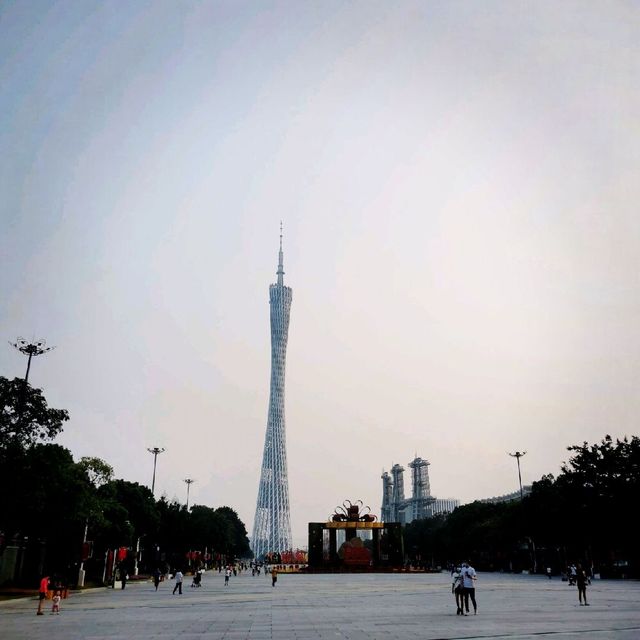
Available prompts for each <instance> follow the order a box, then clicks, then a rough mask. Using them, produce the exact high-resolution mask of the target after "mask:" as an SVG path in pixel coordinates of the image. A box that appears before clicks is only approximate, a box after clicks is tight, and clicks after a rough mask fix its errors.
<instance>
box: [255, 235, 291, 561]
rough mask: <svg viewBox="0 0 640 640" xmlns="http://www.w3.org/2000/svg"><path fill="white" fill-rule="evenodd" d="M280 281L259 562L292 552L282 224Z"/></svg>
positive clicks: (274, 303)
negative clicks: (270, 554)
mask: <svg viewBox="0 0 640 640" xmlns="http://www.w3.org/2000/svg"><path fill="white" fill-rule="evenodd" d="M277 275H278V281H277V283H276V284H272V285H269V306H270V316H271V391H270V394H269V417H268V419H267V432H266V434H265V438H264V452H263V454H262V471H261V473H260V487H259V489H258V502H257V504H256V517H255V520H254V522H253V536H252V540H251V547H252V549H253V553H254V555H255V557H256V558H257V559H260V558H262V557H263V556H264V554H265V553H268V552H270V551H277V552H280V553H281V552H283V551H288V550H289V549H291V521H290V518H289V480H288V478H287V445H286V433H285V422H284V370H285V362H286V358H287V336H288V333H289V313H290V311H291V297H292V291H291V287H285V286H284V281H283V277H284V268H283V264H282V224H280V252H279V253H278V271H277Z"/></svg>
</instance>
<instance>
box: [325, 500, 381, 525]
mask: <svg viewBox="0 0 640 640" xmlns="http://www.w3.org/2000/svg"><path fill="white" fill-rule="evenodd" d="M358 504H359V505H360V506H358ZM361 508H364V509H368V511H367V512H366V513H361V512H360V509H361ZM377 519H378V517H377V516H374V515H373V514H372V513H371V507H368V506H365V505H364V504H363V503H362V500H356V501H355V502H351V500H345V501H344V502H343V503H342V506H337V507H336V510H335V513H334V514H333V516H331V520H332V521H333V522H375V521H376V520H377Z"/></svg>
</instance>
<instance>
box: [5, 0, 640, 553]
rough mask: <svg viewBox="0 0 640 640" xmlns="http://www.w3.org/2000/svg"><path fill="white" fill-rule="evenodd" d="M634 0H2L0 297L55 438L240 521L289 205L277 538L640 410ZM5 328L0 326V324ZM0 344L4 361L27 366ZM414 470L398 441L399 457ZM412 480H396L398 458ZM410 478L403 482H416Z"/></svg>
mask: <svg viewBox="0 0 640 640" xmlns="http://www.w3.org/2000/svg"><path fill="white" fill-rule="evenodd" d="M639 25H640V5H638V3H635V2H614V1H610V2H604V1H603V2H598V1H594V2H584V1H578V2H571V1H569V0H566V1H565V0H563V1H562V2H558V1H557V0H550V1H548V2H546V1H544V0H538V1H535V2H534V1H531V2H518V1H507V0H504V1H502V2H489V1H486V2H481V1H478V2H472V1H465V2H455V1H453V2H452V1H447V2H431V1H428V0H422V1H420V2H402V1H401V2H374V1H369V2H331V1H325V0H323V1H322V2H320V1H318V2H305V1H300V0H296V1H291V2H236V1H230V2H206V1H204V2H177V1H174V2H168V1H155V2H141V1H139V2H90V1H86V0H82V1H78V2H46V1H44V0H42V1H37V2H35V1H34V2H29V1H24V0H21V1H18V2H11V1H5V2H3V3H2V4H1V5H0V149H1V150H2V153H1V154H0V194H1V198H0V211H1V219H2V236H1V237H0V258H1V269H0V287H1V296H0V326H1V327H2V333H3V337H4V338H5V339H6V340H10V339H13V338H15V337H16V336H19V335H21V336H24V337H26V338H32V337H33V338H39V337H44V338H46V339H47V340H48V342H49V343H50V344H52V345H56V346H57V348H56V350H55V351H53V352H51V353H49V354H47V355H46V356H43V357H41V358H39V359H37V360H36V361H34V363H33V367H32V372H31V377H30V381H31V382H32V384H33V385H34V386H38V387H42V388H43V389H44V391H45V394H46V397H47V398H48V400H49V402H50V404H51V405H52V406H54V407H60V408H67V409H68V410H69V411H70V414H71V420H70V422H69V423H68V424H67V426H66V428H65V431H64V434H63V435H62V436H61V437H60V438H58V440H57V441H58V442H59V443H60V444H63V445H65V446H67V447H69V448H70V449H71V450H72V452H73V453H74V455H75V456H76V457H79V456H82V455H95V456H99V457H101V458H103V459H105V460H106V461H108V462H109V463H111V464H112V465H113V466H114V468H115V472H116V475H117V476H118V477H123V478H125V479H128V480H132V481H137V482H141V483H144V484H148V485H150V484H151V475H152V470H153V457H152V456H151V455H150V454H149V453H147V451H146V448H147V447H153V446H159V447H165V448H166V452H165V453H164V454H162V455H161V456H159V457H158V475H157V480H156V494H157V495H160V494H162V493H164V494H166V495H167V496H168V497H169V498H177V499H179V500H181V501H183V502H184V501H185V500H186V485H185V484H184V483H183V482H182V480H183V479H184V478H187V477H191V478H194V479H196V481H197V482H196V483H195V484H193V485H192V487H191V494H190V495H191V502H192V503H194V502H195V503H200V504H208V505H211V506H220V505H223V504H225V505H229V506H232V507H234V508H236V509H237V510H238V512H239V514H240V516H241V518H242V519H243V520H244V522H245V523H246V525H247V528H248V530H249V532H251V528H252V526H253V516H254V509H255V501H256V497H257V491H258V480H259V476H260V465H261V457H262V448H263V442H264V434H265V428H266V421H267V405H268V395H269V374H270V371H269V367H270V334H269V304H268V286H269V284H270V283H272V282H274V281H275V271H276V267H277V252H278V233H279V223H280V220H282V221H283V223H284V251H285V271H286V275H285V283H286V284H288V285H289V286H291V287H293V305H292V311H291V327H290V333H289V350H288V360H287V381H286V419H287V440H288V459H289V483H290V495H291V516H292V526H293V535H294V542H296V543H297V544H306V525H307V522H309V521H318V520H323V519H324V518H325V517H326V516H327V515H329V513H330V512H331V511H332V509H333V508H334V506H335V505H336V504H338V503H340V502H342V500H343V499H345V498H349V499H352V500H353V499H362V500H363V501H364V502H365V503H366V504H370V505H371V507H372V509H373V511H374V513H379V508H380V501H381V481H380V473H381V471H382V469H383V468H385V469H389V467H390V466H391V465H392V464H393V463H395V462H399V463H401V464H404V465H405V466H406V463H407V462H408V461H409V460H410V459H412V458H413V456H414V455H415V454H416V453H417V454H418V455H420V456H422V457H424V458H426V459H427V460H429V462H430V463H431V466H430V468H429V469H430V479H431V488H432V493H433V494H434V495H435V496H437V497H442V498H444V497H455V498H459V499H460V500H461V501H463V502H467V501H471V500H473V499H476V498H484V497H489V496H493V495H500V494H503V493H507V492H510V491H515V490H517V488H518V476H517V467H516V463H515V459H513V458H510V457H509V456H508V455H507V452H509V451H510V452H513V451H515V450H520V451H523V450H526V451H527V455H526V457H524V458H523V459H522V475H523V482H525V483H529V482H531V481H533V480H537V479H539V478H540V477H541V476H542V475H543V474H546V473H553V474H556V475H557V473H558V472H559V469H560V465H561V463H562V462H563V461H565V460H567V459H568V452H567V451H566V447H567V446H569V445H572V444H580V443H582V442H583V441H585V440H586V441H588V442H589V443H594V442H597V441H599V440H600V439H601V438H602V437H604V435H605V434H607V433H610V434H611V435H613V436H614V437H622V436H624V435H625V434H626V435H632V434H637V433H638V432H639V429H638V414H639V412H640V393H639V389H640V293H639V292H640V287H639V285H640V282H639V275H640V269H639V267H640V212H639V211H638V202H640V179H639V178H638V176H639V174H640V151H639V150H640V135H639V133H640V131H639V122H640V120H639V113H640V90H639V89H638V87H639V86H640V73H639V71H640V44H639V43H640V28H639ZM5 345H6V342H5ZM25 366H26V359H25V358H24V357H23V356H22V355H20V354H19V353H17V352H16V351H14V350H13V349H12V348H11V347H9V346H8V345H6V346H5V347H4V348H1V349H0V375H4V376H8V377H13V376H19V375H24V370H25ZM408 471H409V469H407V475H408ZM407 480H408V478H407ZM408 492H409V483H408V482H407V493H408Z"/></svg>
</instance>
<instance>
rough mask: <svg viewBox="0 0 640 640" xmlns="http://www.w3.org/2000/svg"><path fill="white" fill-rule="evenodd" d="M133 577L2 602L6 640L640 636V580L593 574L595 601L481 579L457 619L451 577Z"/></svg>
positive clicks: (535, 581) (552, 586)
mask: <svg viewBox="0 0 640 640" xmlns="http://www.w3.org/2000/svg"><path fill="white" fill-rule="evenodd" d="M172 588H173V585H172V584H170V583H161V585H160V589H159V591H158V592H157V593H156V592H155V590H154V589H153V587H152V586H151V585H148V584H136V583H130V584H129V585H127V588H126V589H125V590H116V591H114V590H112V589H98V590H90V591H86V592H84V593H82V594H72V595H71V597H70V598H69V599H67V600H64V601H63V602H62V611H61V614H60V615H59V616H49V615H45V616H36V615H35V610H36V607H37V601H36V600H35V599H24V600H14V601H8V602H4V603H0V640H58V639H59V640H76V639H78V640H134V639H135V640H145V639H153V640H156V639H157V640H169V639H171V640H174V639H178V638H179V639H180V640H245V639H246V640H364V639H365V638H366V640H408V639H413V638H420V639H423V640H436V639H438V640H447V639H454V638H455V639H471V638H476V639H477V638H483V639H491V638H496V639H502V638H505V639H509V638H512V639H517V640H540V638H541V637H547V636H548V637H553V639H554V640H576V639H580V640H609V639H615V640H632V639H633V640H638V639H639V638H640V612H639V611H638V609H640V607H639V605H640V582H629V581H627V582H616V581H600V580H598V581H595V582H594V583H593V585H591V586H590V587H589V589H588V595H589V598H590V602H591V606H590V607H580V606H579V604H578V599H577V591H576V589H575V587H569V586H568V585H567V583H563V582H562V581H560V580H559V579H554V580H548V579H547V578H546V577H542V576H528V575H519V576H512V575H504V574H480V575H479V580H478V588H477V599H478V605H479V615H477V616H473V615H472V616H469V617H460V616H456V615H455V607H454V601H453V596H452V595H451V591H450V579H449V575H447V574H410V575H406V574H374V575H352V576H349V575H318V576H281V577H280V579H279V580H278V586H277V587H276V588H275V589H273V588H272V587H271V584H270V582H269V581H267V580H265V579H262V580H261V579H260V578H259V577H257V576H256V577H255V578H254V577H252V576H250V575H246V576H238V577H237V578H235V579H234V578H232V583H231V586H230V587H229V588H224V587H223V579H222V578H221V577H219V576H218V575H217V574H205V578H204V580H203V586H202V588H200V589H188V588H186V589H185V590H184V593H183V595H182V596H178V595H175V596H173V595H172V594H171V589H172Z"/></svg>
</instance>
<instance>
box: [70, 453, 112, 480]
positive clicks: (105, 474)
mask: <svg viewBox="0 0 640 640" xmlns="http://www.w3.org/2000/svg"><path fill="white" fill-rule="evenodd" d="M78 466H79V467H80V468H81V469H83V470H84V472H85V473H86V474H87V477H88V478H89V482H91V484H92V485H93V486H94V487H101V486H102V485H103V484H106V483H107V482H110V481H111V480H112V478H113V467H112V466H111V465H110V464H108V463H106V462H105V461H104V460H102V459H101V458H95V457H89V456H84V457H82V458H80V462H78Z"/></svg>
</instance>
